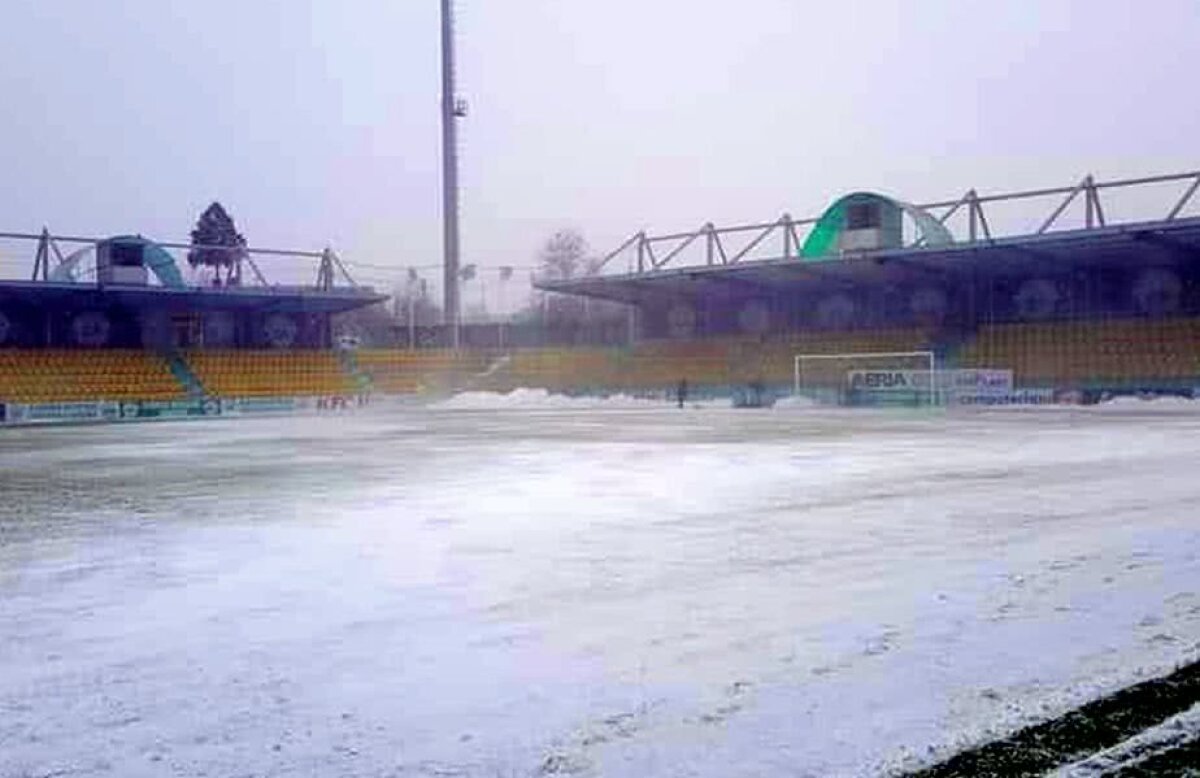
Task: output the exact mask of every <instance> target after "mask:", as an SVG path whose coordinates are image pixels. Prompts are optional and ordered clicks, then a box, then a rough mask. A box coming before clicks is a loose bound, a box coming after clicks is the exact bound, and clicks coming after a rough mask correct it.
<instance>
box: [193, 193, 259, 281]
mask: <svg viewBox="0 0 1200 778" xmlns="http://www.w3.org/2000/svg"><path fill="white" fill-rule="evenodd" d="M192 244H193V245H197V246H221V247H228V248H193V249H191V250H190V251H188V256H187V259H188V264H189V265H191V266H192V267H198V266H204V267H211V268H213V270H214V271H215V272H216V275H217V281H218V282H220V280H221V268H225V283H226V284H231V283H232V284H236V283H240V282H241V278H242V259H243V258H244V257H245V256H246V239H245V238H244V237H242V234H241V233H240V232H238V231H237V227H235V226H234V224H233V219H232V218H230V216H229V214H228V213H226V212H225V208H224V207H222V206H221V204H220V203H218V202H214V203H213V204H212V205H210V206H208V208H206V209H204V213H202V214H200V218H199V220H197V222H196V227H195V229H193V230H192Z"/></svg>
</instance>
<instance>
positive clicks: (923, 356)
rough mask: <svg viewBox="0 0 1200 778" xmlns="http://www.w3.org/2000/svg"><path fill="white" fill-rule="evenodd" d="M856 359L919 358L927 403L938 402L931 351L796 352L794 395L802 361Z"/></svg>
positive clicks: (800, 374) (935, 365)
mask: <svg viewBox="0 0 1200 778" xmlns="http://www.w3.org/2000/svg"><path fill="white" fill-rule="evenodd" d="M856 359H919V360H922V361H923V362H924V364H925V365H926V369H925V371H926V372H928V374H929V387H928V392H929V404H930V405H936V404H937V402H938V388H939V381H938V369H937V357H936V356H935V355H934V353H933V352H932V351H846V352H842V353H840V354H829V353H822V354H796V355H795V356H794V357H793V361H792V365H793V371H794V383H793V386H792V392H793V393H794V394H796V395H799V394H800V393H801V384H802V382H803V379H804V363H805V362H806V361H811V362H818V361H834V360H842V361H850V360H856Z"/></svg>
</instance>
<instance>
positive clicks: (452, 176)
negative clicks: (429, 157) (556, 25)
mask: <svg viewBox="0 0 1200 778" xmlns="http://www.w3.org/2000/svg"><path fill="white" fill-rule="evenodd" d="M455 89H456V87H455V79H454V3H453V0H442V251H443V260H442V280H443V298H442V300H443V303H442V323H443V324H445V325H446V327H447V329H449V331H450V345H451V346H452V347H454V348H458V345H459V325H460V324H461V322H462V317H461V315H460V305H459V239H458V238H459V233H458V127H457V124H456V123H457V121H458V119H459V118H460V117H462V116H464V115H465V114H466V110H465V105H464V104H460V102H459V100H458V98H457V95H455Z"/></svg>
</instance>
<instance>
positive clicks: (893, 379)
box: [793, 351, 941, 407]
mask: <svg viewBox="0 0 1200 778" xmlns="http://www.w3.org/2000/svg"><path fill="white" fill-rule="evenodd" d="M940 385H941V380H940V377H939V375H938V368H937V360H936V359H935V357H934V354H933V352H932V351H885V352H877V353H842V354H796V356H795V385H794V386H793V392H794V393H795V395H796V396H797V397H805V398H808V399H810V400H812V401H814V402H817V403H821V404H823V405H849V406H902V407H904V406H907V407H920V406H933V405H937V404H938V402H939V394H940V393H939V391H938V390H939V387H940Z"/></svg>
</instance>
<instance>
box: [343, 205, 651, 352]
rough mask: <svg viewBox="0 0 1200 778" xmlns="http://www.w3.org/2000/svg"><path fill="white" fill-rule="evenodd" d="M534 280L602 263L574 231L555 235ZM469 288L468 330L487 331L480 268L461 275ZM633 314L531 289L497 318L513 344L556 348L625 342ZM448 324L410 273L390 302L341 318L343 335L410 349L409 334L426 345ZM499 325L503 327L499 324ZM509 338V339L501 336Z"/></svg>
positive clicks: (507, 274)
mask: <svg viewBox="0 0 1200 778" xmlns="http://www.w3.org/2000/svg"><path fill="white" fill-rule="evenodd" d="M535 268H536V269H535V271H534V278H536V279H538V280H556V281H557V280H568V279H572V278H579V277H581V276H585V275H588V274H590V273H593V272H595V271H596V270H598V268H599V260H598V259H596V258H595V257H594V256H592V255H591V254H590V251H589V247H588V244H587V240H586V239H585V238H584V237H583V235H582V233H580V232H579V231H578V230H574V229H564V230H559V231H558V232H555V233H554V234H553V235H551V236H550V237H549V238H548V239H547V240H546V242H545V243H544V244H543V245H542V248H541V249H540V250H539V251H538V253H537V256H536V263H535ZM498 271H499V282H500V284H501V285H502V288H503V285H505V284H508V283H510V282H511V280H512V278H513V277H514V275H515V270H514V268H512V267H501V268H499V269H498ZM460 283H462V284H463V287H464V288H463V293H462V300H463V306H464V310H463V312H464V322H465V325H466V327H467V328H470V327H473V326H474V327H478V326H481V325H479V324H477V323H474V322H473V320H475V321H477V320H479V319H483V318H485V317H484V316H482V315H481V314H483V311H482V309H481V307H480V306H472V304H471V303H472V299H473V297H474V295H473V294H472V287H476V288H481V287H478V286H477V285H480V284H482V279H481V278H480V277H479V273H478V268H477V267H476V266H475V265H466V266H464V267H463V268H462V271H461V273H460ZM628 315H629V313H628V309H627V308H626V307H625V306H623V305H620V304H618V303H609V302H604V301H596V300H587V299H585V298H580V297H574V296H571V295H562V294H554V293H551V292H542V291H539V290H531V292H530V295H529V298H528V299H527V301H526V302H525V303H524V304H523V305H521V306H520V307H519V308H518V309H517V310H516V311H514V312H513V313H511V314H503V315H501V316H500V317H492V318H491V321H492V322H496V321H497V320H498V319H502V320H503V321H504V324H503V326H504V327H505V328H506V330H507V342H508V343H510V344H528V345H534V344H537V343H543V342H553V343H580V344H582V343H614V342H623V340H624V339H625V337H626V336H627V332H628V322H629V319H628ZM441 323H442V308H441V306H440V305H439V303H438V301H437V299H436V298H435V296H434V294H433V293H432V292H431V290H430V288H429V284H428V282H427V280H426V279H424V278H421V277H420V276H419V275H418V273H417V272H416V271H415V270H412V269H410V270H409V271H408V274H407V276H406V277H405V280H404V281H403V282H402V283H400V284H398V285H397V286H396V287H395V288H394V289H393V290H392V299H391V301H390V302H389V303H385V304H380V305H377V306H371V307H368V308H362V309H359V310H357V311H350V312H348V313H345V314H342V315H340V316H339V317H338V319H337V322H336V326H337V327H338V328H340V331H344V332H347V333H352V334H354V335H356V336H357V337H359V338H360V339H362V340H363V341H364V342H366V343H371V344H376V345H384V344H394V343H397V342H398V343H399V344H401V345H405V344H407V341H408V337H409V335H408V331H409V329H410V328H411V329H413V330H420V331H421V332H418V333H417V334H415V335H414V337H415V339H416V342H417V343H421V342H422V337H423V334H424V331H425V330H428V329H430V328H436V327H438V326H440V325H441ZM493 326H500V325H498V324H496V325H493ZM499 337H503V336H499Z"/></svg>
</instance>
